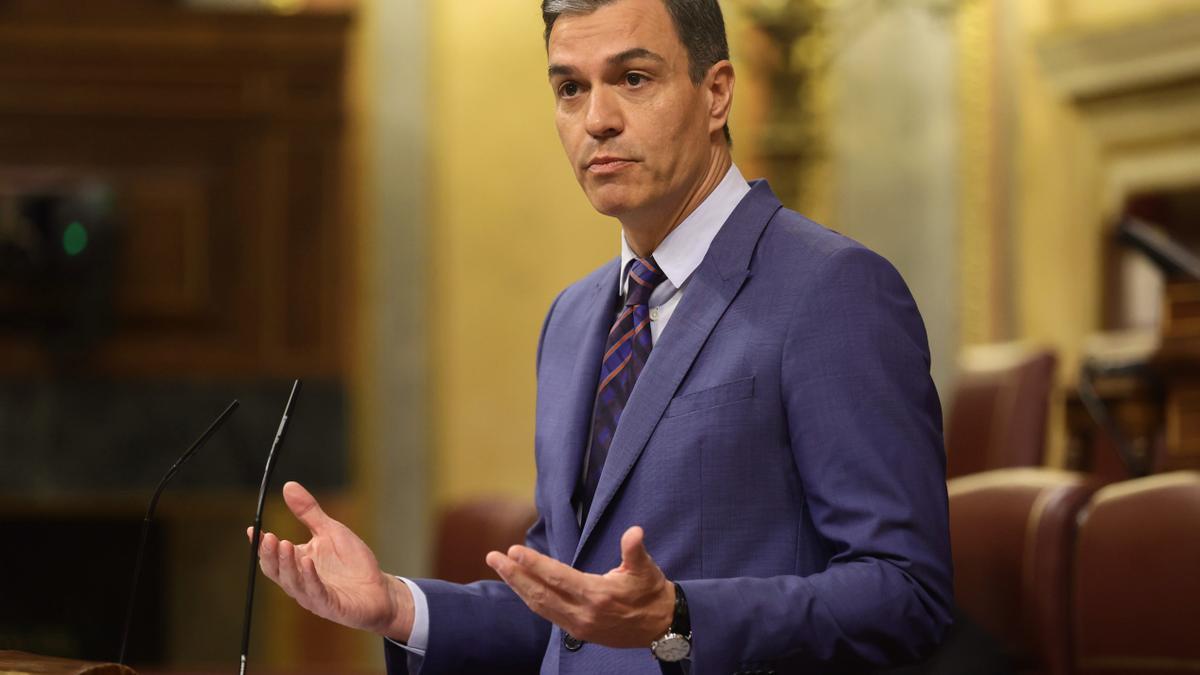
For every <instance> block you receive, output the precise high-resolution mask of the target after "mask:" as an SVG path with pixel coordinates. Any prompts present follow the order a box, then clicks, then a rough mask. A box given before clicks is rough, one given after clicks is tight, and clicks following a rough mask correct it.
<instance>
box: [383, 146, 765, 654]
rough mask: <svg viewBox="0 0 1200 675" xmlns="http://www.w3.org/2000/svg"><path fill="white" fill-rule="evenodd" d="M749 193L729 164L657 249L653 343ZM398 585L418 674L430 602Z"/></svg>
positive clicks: (626, 256) (629, 255)
mask: <svg viewBox="0 0 1200 675" xmlns="http://www.w3.org/2000/svg"><path fill="white" fill-rule="evenodd" d="M748 192H750V185H749V184H748V183H746V179H745V178H743V177H742V172H740V171H738V168H737V166H735V165H732V164H731V165H730V166H729V171H727V172H726V173H725V177H724V178H722V179H721V182H720V183H718V184H717V187H716V188H714V189H713V191H712V192H711V193H709V195H708V196H707V197H705V198H704V201H702V202H700V205H699V206H697V207H696V210H694V211H692V212H691V213H690V214H688V216H687V217H686V218H684V219H683V222H681V223H679V225H678V226H677V227H676V228H675V229H674V230H671V232H670V233H669V234H667V237H666V239H663V240H662V243H661V244H659V245H658V248H656V249H654V252H653V253H652V254H651V256H652V257H653V258H654V262H656V263H658V268H659V269H661V270H662V271H663V274H666V275H667V279H666V281H664V282H662V283H661V284H659V285H658V286H656V287H655V288H654V291H653V292H652V293H651V294H650V339H651V341H652V342H655V343H657V342H658V338H659V336H660V335H662V332H663V329H664V328H666V326H667V321H669V320H670V319H671V314H673V313H674V312H675V308H676V307H677V306H678V305H679V300H680V298H682V297H683V293H684V291H685V290H686V287H687V282H688V279H690V278H691V276H692V272H695V271H696V268H697V267H699V266H700V263H701V261H703V260H704V256H705V254H707V253H708V247H709V246H710V245H711V244H712V241H713V239H714V238H715V237H716V236H717V232H719V231H720V230H721V226H722V225H724V224H725V221H726V220H728V219H729V215H730V214H732V213H733V210H734V209H735V208H737V205H738V204H739V203H740V202H741V201H742V198H743V197H745V196H746V193H748ZM634 257H635V255H634V252H633V249H631V248H629V243H628V242H627V241H625V235H624V233H622V234H621V268H620V269H621V272H622V273H624V271H625V269H626V267H627V266H628V264H629V261H630V260H633V258H634ZM628 285H629V278H628V277H625V276H622V278H621V282H620V284H618V286H617V293H618V295H620V297H622V298H623V297H625V291H626V287H627V286H628ZM400 580H401V581H403V582H404V583H405V584H406V585H407V586H408V588H409V590H410V591H412V596H413V609H414V612H415V614H414V616H413V629H412V635H410V636H409V638H408V644H404V643H400V642H395V641H394V640H393V642H395V644H397V645H399V646H401V647H403V648H404V649H406V650H408V672H409V673H413V674H414V675H415V674H416V673H418V672H419V671H420V669H421V663H422V662H423V661H424V656H425V649H426V647H428V645H429V602H428V600H426V598H425V593H424V592H422V591H421V588H420V587H419V586H417V585H416V584H415V583H413V582H412V581H410V580H408V579H406V578H404V577H400Z"/></svg>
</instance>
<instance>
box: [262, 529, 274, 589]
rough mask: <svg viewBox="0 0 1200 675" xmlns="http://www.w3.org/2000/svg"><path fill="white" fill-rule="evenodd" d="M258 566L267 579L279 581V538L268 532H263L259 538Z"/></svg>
mask: <svg viewBox="0 0 1200 675" xmlns="http://www.w3.org/2000/svg"><path fill="white" fill-rule="evenodd" d="M258 566H259V567H261V568H262V571H263V574H265V575H267V578H268V579H270V580H271V581H274V582H275V583H279V538H278V537H276V536H275V535H273V534H271V533H270V532H264V533H263V535H262V539H261V540H259V543H258Z"/></svg>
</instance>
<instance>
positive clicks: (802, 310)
mask: <svg viewBox="0 0 1200 675" xmlns="http://www.w3.org/2000/svg"><path fill="white" fill-rule="evenodd" d="M822 265H823V267H824V270H823V272H822V273H821V274H818V275H815V276H814V277H813V278H815V279H817V281H816V282H815V283H814V284H813V287H812V288H809V289H804V291H803V294H802V295H801V296H799V297H797V298H796V299H795V300H794V301H793V304H794V307H793V314H792V319H791V321H790V323H789V327H788V329H787V330H788V334H787V337H786V339H785V342H784V348H783V356H782V359H781V368H782V373H781V392H782V398H783V405H784V407H785V410H786V415H787V429H788V434H789V437H790V443H791V448H792V454H793V457H794V461H795V464H796V468H797V470H798V472H799V475H800V480H801V485H802V487H803V491H804V504H803V507H804V508H805V509H806V510H807V511H808V514H807V516H808V517H809V518H811V521H812V523H813V525H814V526H815V529H816V530H817V532H818V533H819V535H820V538H821V539H822V540H823V543H824V544H825V545H826V546H827V549H828V550H829V551H830V553H831V555H830V557H829V560H828V565H827V567H826V568H825V569H824V570H823V571H821V572H819V573H817V574H812V575H809V576H778V577H773V578H732V579H704V580H694V581H684V582H681V585H682V587H683V588H684V591H685V593H686V595H687V599H688V604H689V606H690V612H691V620H692V629H693V644H694V652H693V654H694V663H695V664H696V670H695V671H694V672H697V673H701V672H702V673H729V672H733V671H735V670H737V669H738V668H740V667H744V666H745V664H747V663H771V662H778V661H781V660H783V661H801V662H808V661H812V662H818V663H823V664H827V665H828V664H842V665H846V664H858V666H859V667H860V668H861V667H862V665H863V664H875V665H891V664H896V663H899V662H903V661H912V660H915V659H917V658H919V657H920V656H922V655H923V654H925V653H927V652H928V651H929V650H931V648H932V647H933V646H935V645H936V644H937V642H938V641H939V640H940V638H941V635H942V633H943V631H944V629H945V627H946V626H947V625H948V624H949V621H950V610H949V608H950V605H951V603H952V572H951V563H950V547H949V534H948V524H947V520H948V518H947V508H946V488H945V455H944V450H943V446H942V432H941V429H942V423H941V409H940V405H939V403H938V399H937V392H936V391H935V389H934V387H933V383H932V381H931V379H930V377H929V350H928V346H927V344H926V337H925V330H924V326H923V324H922V322H921V318H920V315H919V314H918V312H917V308H916V305H915V303H914V301H913V299H912V297H911V295H910V294H909V291H908V289H907V287H906V286H905V285H904V282H903V280H901V278H900V275H899V274H898V273H897V272H896V271H895V269H894V268H892V266H891V265H890V264H889V263H888V262H887V261H885V260H884V259H883V258H881V257H879V256H877V255H875V254H874V253H871V252H870V251H868V250H866V249H863V248H860V247H849V248H842V249H840V250H837V251H835V252H834V253H832V254H831V255H830V256H828V257H827V258H825V259H824V261H823V263H822Z"/></svg>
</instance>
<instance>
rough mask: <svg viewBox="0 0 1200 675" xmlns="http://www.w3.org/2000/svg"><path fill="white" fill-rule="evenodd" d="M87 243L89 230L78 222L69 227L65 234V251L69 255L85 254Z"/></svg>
mask: <svg viewBox="0 0 1200 675" xmlns="http://www.w3.org/2000/svg"><path fill="white" fill-rule="evenodd" d="M87 243H88V233H87V228H85V227H84V226H83V224H82V223H80V222H79V221H78V220H76V221H75V222H73V223H71V224H70V225H68V226H67V229H66V230H65V231H64V232H63V250H64V251H66V252H67V255H79V254H80V253H83V249H85V248H87Z"/></svg>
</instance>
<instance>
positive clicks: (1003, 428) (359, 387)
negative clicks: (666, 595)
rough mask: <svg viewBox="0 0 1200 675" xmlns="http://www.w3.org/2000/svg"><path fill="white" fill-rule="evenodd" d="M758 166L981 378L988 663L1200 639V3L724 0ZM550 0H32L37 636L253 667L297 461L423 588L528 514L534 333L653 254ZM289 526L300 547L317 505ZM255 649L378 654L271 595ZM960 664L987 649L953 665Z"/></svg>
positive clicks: (1, 88) (4, 150)
mask: <svg viewBox="0 0 1200 675" xmlns="http://www.w3.org/2000/svg"><path fill="white" fill-rule="evenodd" d="M722 7H723V8H724V11H725V17H726V22H727V27H728V31H729V39H730V43H731V49H732V53H733V61H734V64H735V67H736V69H737V75H738V79H737V88H736V97H735V105H734V110H733V119H732V124H731V127H732V132H733V138H734V158H735V161H736V162H737V163H738V165H739V167H740V168H741V170H742V172H743V173H744V174H745V175H746V176H747V177H766V178H768V179H769V180H770V181H771V184H772V187H773V188H774V189H775V191H776V193H777V194H779V195H780V196H781V198H782V199H783V201H784V203H785V204H788V205H789V206H791V207H793V208H795V209H797V210H799V211H801V212H804V213H806V214H807V215H809V216H811V217H813V218H814V219H816V220H819V221H820V222H822V223H824V224H826V225H828V226H829V227H831V228H833V229H836V230H838V231H840V232H842V233H844V234H847V235H849V236H851V237H853V238H855V239H858V240H860V241H862V242H863V243H865V244H867V245H868V246H870V247H872V248H874V249H876V250H877V251H879V252H881V253H882V254H883V255H885V256H886V257H887V258H889V259H890V260H891V261H893V262H894V263H895V264H896V266H897V267H898V268H899V269H900V271H901V272H902V274H903V275H904V277H905V279H906V280H907V281H908V283H909V285H910V287H911V289H912V291H913V293H914V295H915V297H916V299H917V301H918V304H919V305H920V308H921V311H922V314H923V316H924V319H925V322H926V326H927V328H928V331H929V338H930V345H931V349H932V356H933V363H932V369H933V375H934V378H935V380H936V383H937V385H938V389H939V392H940V393H941V396H942V402H943V407H944V408H945V410H946V427H947V448H948V458H949V473H950V493H951V515H952V527H953V532H952V535H953V539H954V541H953V543H954V547H955V562H956V569H957V580H956V584H957V588H956V592H957V595H958V598H959V602H960V605H961V610H962V614H963V617H964V618H963V621H962V622H961V624H960V625H961V626H962V628H960V629H956V630H957V631H959V632H958V633H956V635H955V643H954V644H957V645H965V646H963V647H961V650H962V651H960V652H959V654H958V656H959V657H962V656H963V654H965V655H966V656H967V657H969V658H976V659H977V660H978V663H979V664H982V665H979V666H978V667H977V668H976V667H972V668H971V669H968V670H961V669H960V670H958V671H957V672H987V671H985V670H983V668H984V667H985V666H986V667H988V668H995V669H997V670H996V672H1010V671H1020V672H1046V673H1052V672H1053V673H1071V672H1081V673H1082V672H1176V671H1183V670H1197V669H1200V647H1197V646H1196V645H1200V575H1198V574H1197V573H1196V570H1197V569H1200V551H1198V548H1200V478H1197V474H1196V473H1195V472H1194V469H1197V468H1200V368H1197V366H1198V365H1200V318H1198V317H1200V276H1197V275H1198V274H1200V264H1197V261H1196V259H1195V257H1194V255H1193V252H1196V251H1200V0H1104V1H1103V2H1097V1H1095V0H723V2H722ZM541 32H542V23H541V17H540V13H539V11H538V2H537V1H536V0H520V1H517V0H503V1H497V0H441V1H439V2H432V1H430V2H425V1H421V0H88V1H87V2H76V1H71V0H0V649H19V650H23V651H28V652H37V653H42V654H51V655H57V656H69V657H75V658H85V659H93V660H113V659H115V658H116V654H117V650H118V647H119V644H120V627H121V622H122V619H123V616H124V610H125V602H126V598H127V596H128V590H129V578H130V575H131V569H132V560H133V553H134V550H135V549H136V545H137V539H138V532H139V527H140V523H141V518H142V515H143V513H144V509H145V504H146V500H147V499H148V497H149V493H150V491H151V490H152V489H153V487H154V485H155V483H156V482H157V480H158V479H159V477H160V476H161V475H162V474H163V472H164V471H166V469H167V468H168V467H169V466H170V464H171V463H172V462H173V461H174V459H175V458H176V457H177V456H178V455H179V454H180V453H181V452H182V451H183V450H184V448H186V447H187V445H188V444H189V443H190V442H191V441H192V440H193V439H194V438H195V437H196V436H197V435H199V433H200V432H201V431H202V430H203V429H204V428H205V426H206V425H207V424H208V423H209V421H210V420H211V419H212V418H213V417H215V416H216V415H217V413H219V412H220V411H221V410H222V409H223V408H224V406H225V405H226V404H227V403H228V402H229V401H230V400H232V399H234V398H237V399H239V400H240V401H241V403H242V408H241V410H239V411H238V412H237V413H236V414H235V415H234V416H233V418H231V420H230V422H229V424H227V425H226V426H225V427H224V428H223V429H221V430H220V431H219V432H218V433H217V434H216V435H215V436H214V437H213V439H212V440H211V441H210V443H209V445H208V446H207V447H206V448H205V449H204V450H203V451H202V452H201V454H199V455H198V456H197V457H196V458H195V459H194V460H193V461H192V463H191V464H189V465H188V466H187V467H186V469H185V470H184V471H183V472H181V474H180V475H179V478H178V479H177V480H176V482H175V483H174V484H173V486H172V488H173V489H172V490H169V491H168V492H167V493H166V495H165V497H164V498H163V501H162V505H161V508H160V511H159V516H158V518H157V519H156V521H155V524H154V527H153V529H152V539H151V546H150V549H149V550H150V556H149V558H148V561H147V566H146V572H145V577H144V578H143V583H142V593H141V595H140V596H139V604H138V613H137V620H136V622H135V624H134V631H133V635H132V637H131V640H130V656H131V658H130V660H131V661H132V662H133V664H134V665H136V666H138V667H139V669H140V670H142V671H143V672H204V671H205V670H206V669H220V670H225V669H227V668H232V667H233V666H234V663H235V662H236V659H237V653H238V646H239V634H240V629H241V619H242V614H241V612H242V601H243V596H244V593H245V586H246V579H245V567H246V564H247V558H248V555H249V552H248V550H247V546H246V540H245V537H244V534H243V529H244V527H245V526H246V525H247V524H249V522H250V520H251V518H252V516H253V512H254V504H255V496H256V492H257V487H258V483H259V480H260V478H261V471H262V465H263V462H264V461H265V459H266V454H267V451H268V449H269V446H270V442H271V440H272V437H273V435H274V432H275V429H276V426H277V424H278V418H279V415H280V413H281V412H282V409H283V404H284V402H285V400H286V397H287V393H288V390H289V387H290V384H291V380H292V378H297V377H299V378H302V379H303V380H304V382H305V388H304V390H303V392H302V393H301V395H300V398H299V400H298V403H297V409H296V412H295V415H294V416H293V421H292V426H291V430H290V432H289V437H288V440H287V443H286V445H285V447H284V448H283V450H282V453H281V456H280V460H279V464H278V468H277V470H276V474H275V479H274V485H275V488H276V489H274V490H273V493H274V494H275V495H277V494H278V490H277V487H278V486H279V485H281V484H282V482H283V481H285V480H300V481H301V482H303V483H305V484H306V485H308V486H309V487H311V488H312V489H313V490H314V491H315V492H316V493H317V494H318V496H319V497H320V498H321V499H322V502H323V503H324V504H325V505H326V508H327V510H328V511H330V512H331V513H332V514H333V515H334V516H335V517H338V518H340V519H342V520H344V521H346V522H347V523H348V524H350V525H351V526H352V527H354V528H355V529H356V530H357V531H359V532H360V533H362V534H363V535H364V538H366V539H367V540H368V542H369V543H371V544H372V546H373V547H374V548H375V550H376V552H377V553H378V556H379V558H380V560H381V562H382V563H383V565H384V567H385V568H386V569H388V570H392V571H395V572H396V573H402V574H405V575H409V576H423V575H428V574H435V573H436V574H439V575H442V576H446V577H449V578H454V579H460V580H470V579H473V578H478V577H479V576H480V575H483V574H486V568H485V567H483V566H482V564H481V561H480V558H481V557H482V553H481V552H480V550H479V549H480V548H482V551H483V552H486V550H488V549H489V548H491V547H494V546H500V545H503V544H505V543H509V542H510V541H512V539H513V538H514V537H519V534H516V533H519V532H520V531H521V529H522V528H523V527H524V525H525V524H526V521H527V519H528V518H529V517H530V513H529V508H530V506H529V505H530V503H531V501H532V491H533V483H534V467H533V455H532V430H533V407H534V377H533V376H534V370H533V362H534V354H535V349H536V340H537V335H538V330H539V328H540V326H541V321H542V318H543V316H544V313H545V311H546V310H547V308H548V307H549V304H550V302H551V300H552V299H553V298H554V296H555V295H556V294H557V292H558V291H559V290H560V289H561V288H562V287H564V286H565V285H567V284H568V283H570V282H571V281H573V280H575V279H577V278H579V277H580V276H582V275H584V274H585V273H587V272H588V271H590V270H591V269H592V268H594V267H595V266H597V265H599V264H601V263H602V262H604V261H605V260H607V259H609V258H611V257H612V256H614V255H616V253H617V252H618V250H619V248H618V243H619V239H618V233H619V228H618V225H617V223H616V222H615V221H613V220H610V219H607V218H604V217H602V216H599V215H597V214H596V213H595V212H593V211H592V210H591V208H590V206H589V204H588V202H587V200H586V199H585V198H584V196H583V194H582V192H581V191H580V189H579V188H578V186H577V184H576V183H575V180H574V177H573V175H572V172H571V170H570V167H569V166H568V164H567V162H566V161H565V159H564V156H563V153H562V150H561V147H560V146H559V142H558V138H557V135H556V133H555V130H554V124H553V105H552V98H551V92H550V89H549V87H548V86H547V84H546V79H545V51H544V47H543V44H542V39H541ZM265 522H266V527H268V528H271V529H274V530H276V531H279V532H281V533H283V534H284V535H290V536H298V535H299V534H300V533H298V532H297V531H296V528H295V526H294V525H293V523H292V522H291V519H290V517H288V516H287V515H286V510H285V509H284V508H283V507H282V504H281V502H280V500H279V499H278V498H277V497H272V498H271V499H270V500H269V501H268V505H267V513H266V517H265ZM255 612H256V619H255V623H256V628H255V634H254V641H253V646H252V649H251V662H252V663H254V664H258V665H259V668H260V669H261V670H267V671H277V672H355V671H363V672H378V671H380V670H381V669H382V650H381V649H380V646H381V645H380V643H379V641H378V640H377V639H374V638H371V637H368V636H362V635H357V634H355V633H353V632H351V631H347V630H343V629H341V628H338V627H336V626H332V625H329V624H326V623H324V622H322V621H320V620H318V619H314V618H312V617H310V616H308V615H307V614H305V613H304V612H303V611H301V610H299V609H297V608H296V607H294V606H293V605H292V604H291V603H290V601H288V600H287V599H286V598H285V597H284V596H283V595H282V594H281V593H280V592H279V591H278V589H276V588H275V587H274V586H273V585H271V584H269V583H262V584H260V585H259V590H258V604H257V605H256V609H255ZM943 672H953V671H943Z"/></svg>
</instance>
